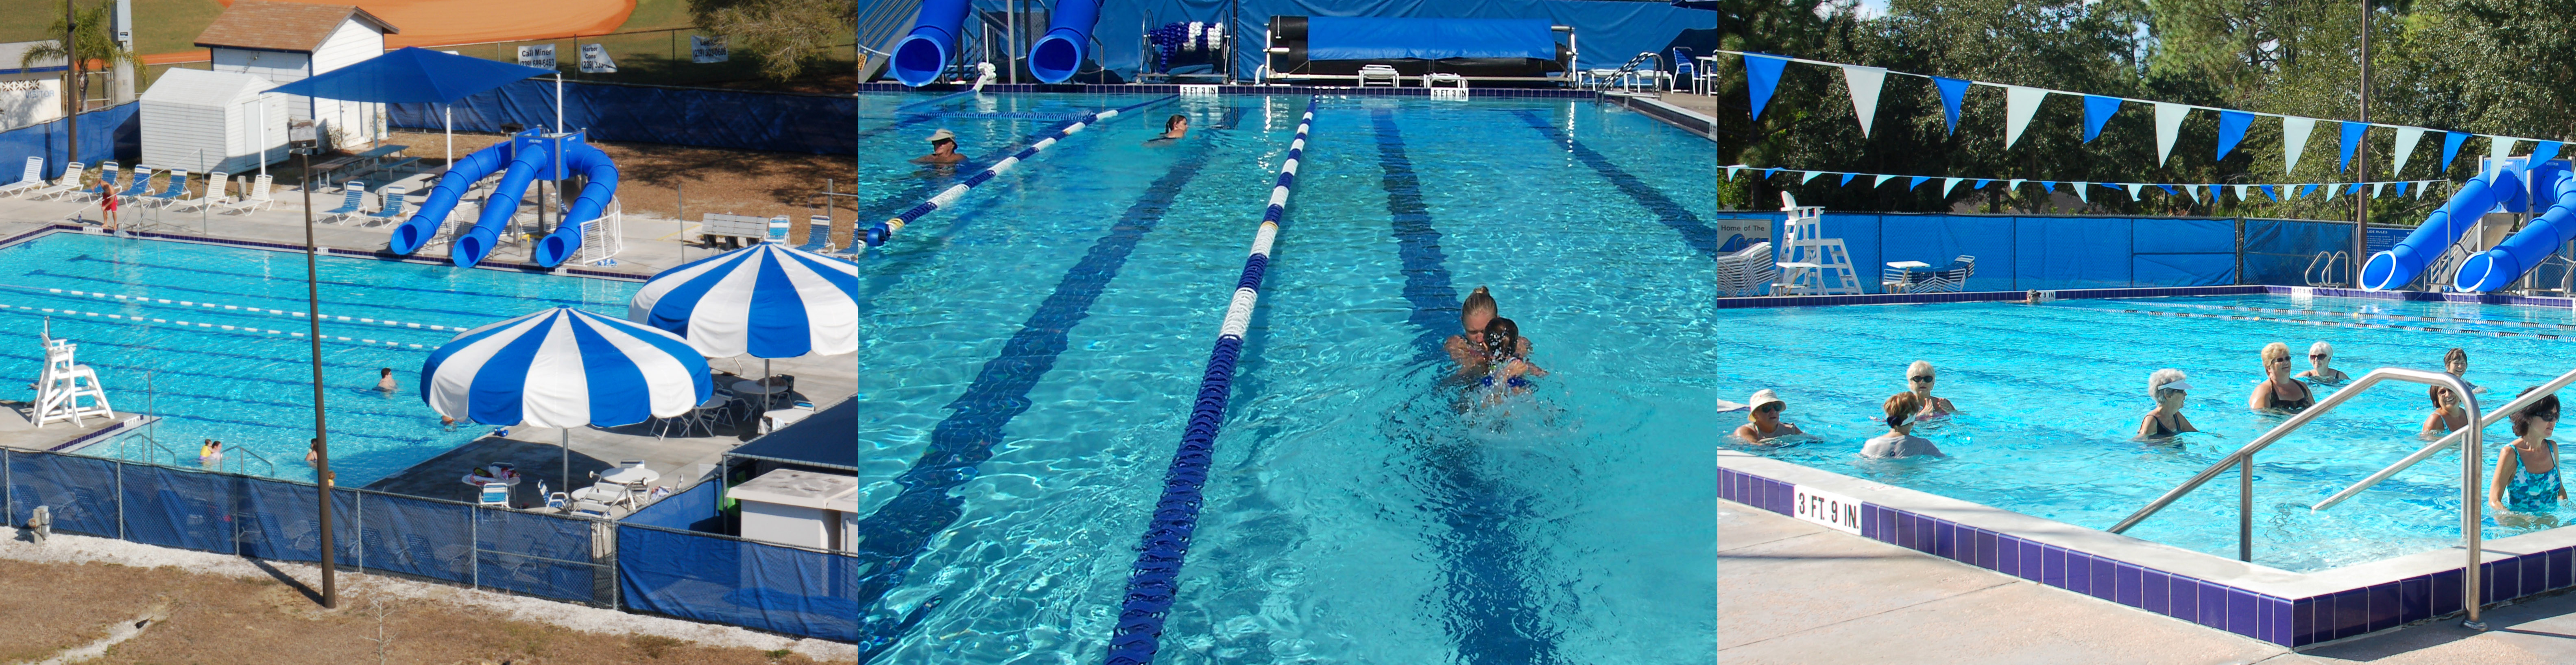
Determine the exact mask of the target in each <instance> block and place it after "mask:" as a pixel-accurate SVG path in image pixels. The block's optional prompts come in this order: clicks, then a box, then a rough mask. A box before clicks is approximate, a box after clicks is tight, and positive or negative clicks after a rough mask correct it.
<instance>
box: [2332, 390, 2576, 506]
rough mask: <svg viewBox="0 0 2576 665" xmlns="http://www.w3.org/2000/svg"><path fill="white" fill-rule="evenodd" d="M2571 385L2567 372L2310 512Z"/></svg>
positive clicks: (2440, 450)
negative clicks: (2472, 425) (2474, 424)
mask: <svg viewBox="0 0 2576 665" xmlns="http://www.w3.org/2000/svg"><path fill="white" fill-rule="evenodd" d="M2571 384H2576V370H2568V372H2567V373H2566V374H2560V375H2558V378H2555V379H2550V380H2549V382H2548V383H2543V384H2540V387H2538V388H2533V389H2531V391H2530V392H2526V393H2523V394H2522V395H2520V396H2518V397H2515V398H2513V401H2509V402H2505V403H2504V405H2503V406H2498V407H2496V408H2495V410H2493V411H2489V412H2487V413H2486V415H2484V416H2480V417H2479V418H2478V420H2477V425H2476V426H2475V427H2462V428H2460V429H2458V430H2455V431H2453V432H2451V433H2450V434H2449V435H2446V436H2443V437H2442V438H2441V439H2440V440H2437V441H2434V442H2432V443H2429V444H2425V446H2424V447H2423V448H2418V449H2416V450H2415V452H2414V453H2413V454H2410V455H2407V456H2406V458H2405V459H2401V460H2397V463H2396V464H2391V465H2388V468H2386V469H2381V470H2379V472H2378V473H2373V474H2370V477H2368V478H2363V479H2361V482H2358V483H2353V485H2352V487H2349V488H2345V489H2344V490H2343V491H2341V492H2336V493H2334V495H2333V496H2329V497H2326V498H2325V500H2324V501H2319V502H2317V505H2314V506H2309V507H2308V509H2309V510H2325V509H2327V508H2333V507H2334V506H2335V504H2338V503H2343V502H2344V500H2345V499H2350V498H2352V496H2353V495H2355V494H2360V493H2361V491H2362V490H2366V489H2370V486H2372V485H2377V484H2379V481H2382V480H2387V479H2388V478H2389V477H2390V476H2394V475H2397V474H2398V472H2401V471H2405V470H2406V468H2407V467H2411V466H2414V465H2415V463H2416V462H2422V461H2424V460H2425V458H2429V457H2432V456H2433V455H2434V454H2436V453H2440V452H2442V451H2444V450H2448V449H2449V448H2450V447H2451V446H2454V445H2458V444H2459V442H2460V438H2461V437H2465V436H2470V435H2471V434H2472V433H2473V432H2477V431H2479V430H2483V429H2486V428H2487V427H2488V426H2490V425H2494V424H2496V423H2498V422H2502V421H2503V420H2504V419H2505V418H2509V417H2512V416H2513V414H2514V412H2516V411H2521V410H2522V407H2526V406H2530V405H2531V403H2532V402H2537V401H2540V400H2541V398H2544V397H2548V396H2550V395H2553V394H2556V393H2557V392H2558V389H2560V388H2565V387H2567V386H2569V385H2571ZM2478 454H2479V455H2485V454H2486V453H2485V452H2484V451H2480V452H2479V453H2478Z"/></svg>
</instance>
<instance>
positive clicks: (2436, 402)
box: [2423, 386, 2469, 436]
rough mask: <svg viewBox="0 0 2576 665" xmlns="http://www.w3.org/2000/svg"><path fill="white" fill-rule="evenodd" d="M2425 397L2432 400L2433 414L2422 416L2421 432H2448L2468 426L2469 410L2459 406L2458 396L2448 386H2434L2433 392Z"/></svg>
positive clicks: (2433, 433)
mask: <svg viewBox="0 0 2576 665" xmlns="http://www.w3.org/2000/svg"><path fill="white" fill-rule="evenodd" d="M2427 397H2430V398H2432V400H2433V414H2432V415H2429V416H2425V417H2424V430H2423V434H2425V435H2427V436H2430V435H2435V434H2449V433H2451V430H2455V429H2459V428H2462V427H2467V426H2469V410H2468V409H2463V408H2460V397H2459V395H2458V394H2457V393H2453V392H2451V389H2449V388H2444V387H2441V386H2434V387H2433V394H2431V395H2427Z"/></svg>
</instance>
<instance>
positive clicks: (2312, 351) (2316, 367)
mask: <svg viewBox="0 0 2576 665" xmlns="http://www.w3.org/2000/svg"><path fill="white" fill-rule="evenodd" d="M2332 362H2334V345H2333V344H2328V343H2326V342H2325V340H2317V343H2315V344H2310V345H2308V369H2307V371H2303V372H2299V377H2298V378H2299V379H2301V380H2304V381H2307V382H2309V383H2314V384H2317V385H2321V386H2338V385H2343V382H2345V381H2349V380H2352V376H2351V375H2347V374H2344V373H2343V370H2339V369H2335V368H2333V367H2328V366H2327V365H2328V364H2329V363H2332Z"/></svg>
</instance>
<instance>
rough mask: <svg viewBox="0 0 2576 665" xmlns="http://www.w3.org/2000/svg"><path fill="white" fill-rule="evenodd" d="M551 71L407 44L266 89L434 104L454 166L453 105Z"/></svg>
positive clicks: (558, 105) (558, 104) (560, 111)
mask: <svg viewBox="0 0 2576 665" xmlns="http://www.w3.org/2000/svg"><path fill="white" fill-rule="evenodd" d="M553 73H555V70H552V69H543V68H538V67H529V66H526V65H521V64H518V63H512V62H501V61H498V60H485V59H482V58H474V57H467V56H462V55H455V54H451V53H445V52H441V51H432V50H429V49H425V48H420V47H417V46H407V47H403V48H400V49H396V50H392V51H386V52H385V54H384V55H379V56H376V57H373V58H368V59H366V60H362V61H359V62H358V63H356V64H352V65H349V66H347V67H341V68H339V69H334V70H331V71H327V72H323V73H321V74H317V75H314V76H312V77H309V78H306V79H304V80H301V81H296V82H294V83H288V84H286V85H281V86H277V87H275V88H270V89H268V91H269V92H274V93H278V94H286V95H303V96H306V97H319V98H322V99H339V100H346V101H353V102H381V103H386V104H429V103H436V104H438V105H439V113H440V122H441V124H442V128H443V129H445V130H446V131H447V163H448V164H451V165H452V164H455V163H456V134H455V122H454V121H455V118H454V116H452V115H450V114H448V112H447V108H448V105H449V104H454V103H456V100H460V99H464V98H466V97H471V96H474V95H476V94H479V93H482V92H484V91H487V90H491V89H493V88H498V87H501V86H502V85H505V84H508V83H510V82H511V81H517V80H520V79H524V78H530V77H536V76H544V75H547V74H553ZM555 106H556V110H555V115H556V117H557V118H558V119H560V118H561V117H562V116H563V109H562V106H563V100H562V99H561V95H557V99H556V100H555ZM556 124H562V123H561V122H560V121H558V122H557V123H556ZM556 131H561V129H560V128H558V129H557V130H556Z"/></svg>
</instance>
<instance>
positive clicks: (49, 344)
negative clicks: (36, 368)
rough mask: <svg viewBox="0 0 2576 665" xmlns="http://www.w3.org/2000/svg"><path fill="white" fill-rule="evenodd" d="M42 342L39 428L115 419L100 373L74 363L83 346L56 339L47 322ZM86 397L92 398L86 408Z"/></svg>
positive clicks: (38, 397)
mask: <svg viewBox="0 0 2576 665" xmlns="http://www.w3.org/2000/svg"><path fill="white" fill-rule="evenodd" d="M43 339H44V342H45V369H44V371H43V373H42V374H40V375H39V376H38V377H37V380H36V413H35V418H34V420H35V421H36V427H39V428H41V427H44V426H45V423H50V422H54V421H57V420H67V421H71V423H72V426H73V427H81V426H83V424H82V421H83V420H85V419H87V418H89V417H91V416H97V417H100V418H108V419H114V418H115V417H116V416H115V415H114V414H115V411H114V409H113V408H112V407H109V406H108V404H107V390H106V389H105V388H102V387H100V386H99V385H98V371H97V370H92V369H90V368H89V366H88V365H82V364H80V363H78V362H74V361H73V359H72V355H73V353H74V352H76V351H79V350H80V345H78V344H73V343H71V340H64V339H54V331H53V322H52V321H46V322H45V331H44V333H43ZM84 397H86V398H89V400H88V401H89V403H88V404H86V405H84V404H82V403H81V402H82V400H81V398H84Z"/></svg>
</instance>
